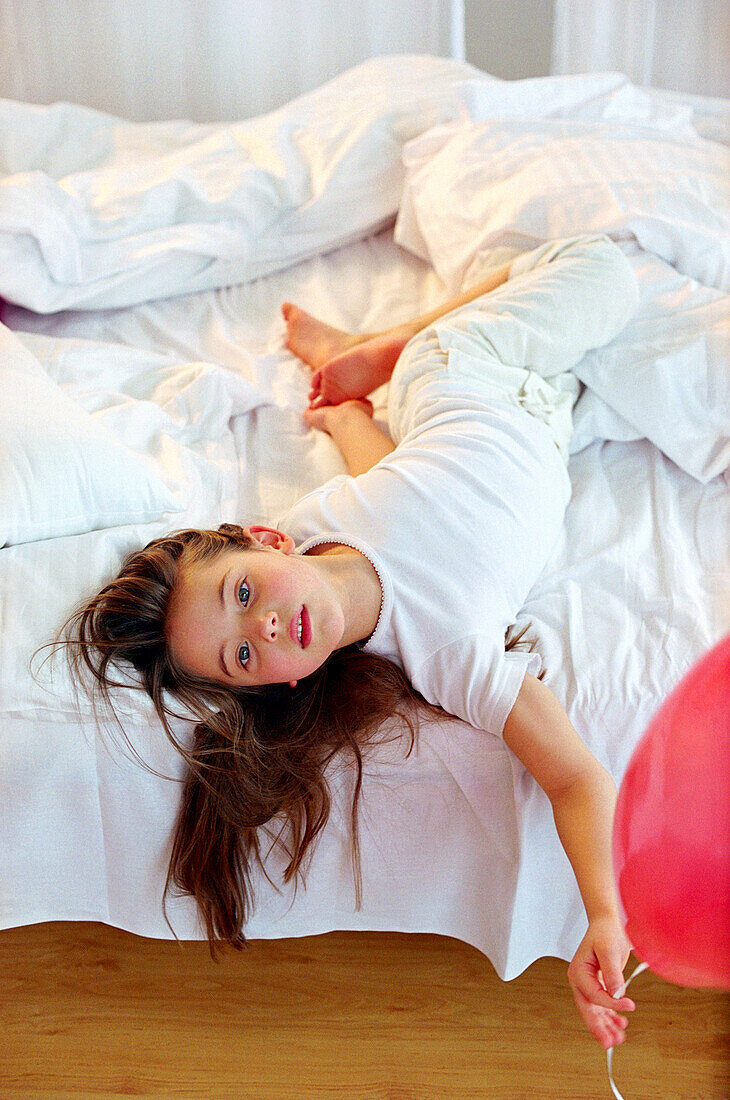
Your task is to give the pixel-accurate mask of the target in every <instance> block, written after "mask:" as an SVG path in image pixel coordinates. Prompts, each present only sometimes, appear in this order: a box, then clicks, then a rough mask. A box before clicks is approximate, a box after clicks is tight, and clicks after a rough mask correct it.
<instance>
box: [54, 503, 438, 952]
mask: <svg viewBox="0 0 730 1100" xmlns="http://www.w3.org/2000/svg"><path fill="white" fill-rule="evenodd" d="M255 548H256V544H255V543H253V541H252V540H250V539H248V538H247V536H246V535H245V534H244V532H243V530H242V529H241V528H240V527H238V526H236V525H234V524H223V526H222V527H220V528H219V529H218V530H217V531H198V530H184V531H178V532H175V533H173V534H171V535H168V536H165V537H163V538H158V539H155V540H153V541H152V542H150V543H149V544H148V545H147V546H146V547H144V548H143V549H142V550H139V551H136V552H134V553H132V554H131V555H129V556H128V557H127V558H126V559H125V561H124V562H123V564H122V568H121V570H120V572H119V574H118V576H117V577H116V579H115V580H113V581H112V582H111V583H109V584H107V585H106V586H105V587H104V588H103V589H102V591H101V592H100V593H99V594H98V595H97V596H95V597H94V598H93V599H91V600H90V601H88V602H85V603H84V604H83V605H82V606H81V607H80V608H78V609H77V610H76V611H75V612H74V614H73V615H72V616H71V617H70V618H69V619H68V621H67V622H66V624H65V626H64V627H63V628H62V633H61V638H60V642H61V644H65V645H67V646H68V653H69V658H70V663H71V667H72V671H74V672H75V674H76V675H77V677H78V678H79V679H80V680H83V679H87V678H86V677H85V676H84V673H85V671H88V672H90V673H91V676H92V680H91V684H92V687H93V688H94V689H95V690H98V691H99V692H100V694H101V696H102V698H103V699H104V701H105V702H106V703H107V704H108V705H109V706H110V707H111V709H112V710H113V698H112V694H111V689H113V688H115V687H120V686H128V685H127V684H124V682H123V681H119V680H114V679H113V678H112V675H111V669H113V667H114V665H116V664H117V662H120V661H122V662H124V661H127V662H130V663H131V664H132V666H133V667H134V668H135V669H136V670H137V672H138V673H139V677H140V681H141V687H142V688H143V689H144V691H146V693H147V694H148V695H149V697H150V698H151V699H152V702H153V704H154V707H155V710H156V712H157V714H158V716H159V718H160V721H161V722H162V726H163V728H164V730H165V733H166V734H167V736H168V738H169V739H170V741H171V742H172V743H173V745H174V746H175V748H176V749H177V750H178V751H179V752H180V753H182V755H183V757H184V758H185V761H186V762H187V765H188V772H187V776H186V778H185V781H184V785H183V792H182V799H181V803H180V809H179V813H178V817H177V822H176V825H175V832H174V836H173V843H172V852H171V856H170V864H169V869H168V873H167V879H166V881H165V890H164V894H163V913H164V915H165V919H166V920H167V923H168V926H169V927H170V930H171V931H172V933H173V935H175V932H174V929H173V928H172V925H171V924H170V922H169V920H168V918H167V911H166V907H165V898H166V896H167V893H168V890H170V889H171V887H172V886H173V885H174V886H175V887H177V888H178V890H179V891H180V893H181V894H183V895H184V894H191V895H193V896H194V897H195V899H196V901H197V904H198V908H199V911H200V914H201V917H202V919H203V922H204V924H205V930H206V934H207V938H208V942H209V945H210V951H211V955H212V956H213V958H216V950H217V948H218V947H219V946H221V945H225V944H228V945H230V946H231V947H234V948H236V949H240V948H242V947H243V946H244V944H245V943H246V939H245V936H244V933H243V927H244V925H245V923H246V921H247V919H248V917H249V915H250V913H251V910H252V907H253V903H254V895H253V889H252V869H253V867H254V864H255V863H258V865H259V866H260V868H261V869H262V870H263V871H264V874H266V869H265V867H264V861H263V859H262V857H261V846H260V842H261V839H262V838H261V835H260V833H261V832H264V831H265V832H266V833H267V835H268V836H269V837H273V840H274V842H275V843H279V844H280V845H281V846H282V848H283V850H284V851H285V853H286V855H287V856H288V857H289V862H288V865H287V866H286V869H285V872H284V882H285V883H288V882H290V881H291V879H292V878H295V876H297V875H299V876H301V877H303V869H302V863H303V860H304V858H305V855H306V853H307V851H308V849H309V848H310V846H311V845H312V843H313V842H314V841H315V839H316V838H317V836H318V835H319V833H320V832H321V830H322V829H323V828H324V826H325V824H326V822H327V820H328V817H329V813H330V806H331V797H330V791H329V787H328V784H327V781H326V778H325V770H326V768H327V766H328V765H329V763H330V762H331V761H332V759H333V757H335V755H336V754H337V753H338V752H340V751H341V750H349V751H350V752H351V753H352V755H353V756H354V759H355V763H356V778H355V785H354V794H353V801H352V811H351V821H352V865H353V872H354V878H355V896H356V905H357V907H358V908H359V907H360V906H361V901H362V875H361V865H360V845H359V833H358V816H357V811H358V801H359V798H360V792H361V787H362V776H363V757H362V749H363V748H364V747H365V746H366V745H369V744H373V743H375V742H376V740H377V743H383V741H384V740H386V739H387V740H393V739H394V738H395V737H400V736H402V735H403V723H405V728H406V729H407V730H408V732H409V734H410V743H409V746H408V751H407V753H406V757H407V756H409V755H410V753H411V751H412V749H413V746H414V743H415V738H416V735H417V730H418V716H419V713H424V714H426V713H428V714H430V715H432V716H438V717H440V718H441V719H445V718H446V717H447V716H446V715H445V713H444V711H442V710H441V709H440V708H439V707H435V706H433V705H431V704H430V703H427V702H426V700H425V699H423V697H422V696H421V695H419V694H418V692H416V691H415V690H414V688H413V687H412V686H411V684H410V682H409V680H408V678H407V677H406V675H405V674H404V673H403V671H402V670H401V669H400V668H399V667H398V666H397V665H395V664H393V663H392V662H391V661H388V660H386V659H385V658H382V657H378V656H376V655H374V654H368V653H364V652H363V651H362V650H361V649H360V648H359V647H358V646H349V647H346V648H344V649H341V650H337V651H335V653H333V654H332V656H331V657H330V658H329V659H328V660H327V661H326V662H325V663H324V664H323V665H322V666H321V667H320V668H319V669H317V671H316V672H314V673H313V674H312V675H311V676H308V677H306V678H304V679H302V680H300V681H299V682H298V684H297V686H296V687H295V688H291V687H289V686H288V685H284V684H275V685H270V686H268V687H265V688H229V687H223V686H221V685H219V684H215V683H213V682H211V681H208V680H203V679H200V678H198V677H193V676H190V675H188V674H187V673H185V671H184V670H183V669H181V668H180V667H178V666H176V664H175V662H174V661H173V659H172V656H171V654H170V652H169V649H168V647H167V646H166V643H165V619H166V615H167V611H168V607H169V604H170V598H171V594H172V592H173V589H174V588H175V585H176V583H177V580H178V577H179V575H180V570H181V569H182V568H187V567H189V566H191V565H194V564H196V563H197V562H201V561H205V560H208V559H210V558H212V557H215V556H217V555H218V554H221V553H225V552H226V551H231V550H235V549H245V550H251V549H255ZM110 666H111V668H110ZM166 693H169V694H170V695H171V696H173V697H174V699H175V700H177V701H178V702H179V703H182V704H183V707H184V708H185V709H186V710H187V711H188V712H189V714H190V715H192V716H193V718H194V719H195V720H196V723H197V724H196V725H195V728H194V731H193V745H192V748H190V747H187V746H185V745H183V744H181V743H180V742H179V741H178V739H177V738H176V737H175V734H174V733H173V730H172V729H171V727H170V723H169V717H175V716H177V717H179V715H178V714H177V712H176V711H173V709H172V708H171V706H170V704H169V702H168V699H167V698H166ZM389 720H390V721H389ZM394 720H395V721H394ZM396 723H397V724H396ZM120 725H121V723H120ZM388 734H390V736H388ZM376 735H378V736H377V737H376ZM125 736H126V735H125ZM127 740H128V739H127ZM275 821H278V823H279V830H278V835H273V834H272V832H271V825H272V823H273V822H275ZM267 877H268V875H267ZM269 881H271V880H269ZM295 885H296V882H295ZM175 938H176V939H177V936H176V937H175Z"/></svg>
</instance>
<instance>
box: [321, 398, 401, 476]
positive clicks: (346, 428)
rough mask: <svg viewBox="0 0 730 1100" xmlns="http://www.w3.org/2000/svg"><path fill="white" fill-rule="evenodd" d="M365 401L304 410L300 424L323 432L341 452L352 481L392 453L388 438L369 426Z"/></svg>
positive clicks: (369, 414)
mask: <svg viewBox="0 0 730 1100" xmlns="http://www.w3.org/2000/svg"><path fill="white" fill-rule="evenodd" d="M372 416H373V406H372V404H371V403H370V402H369V401H345V402H343V403H342V404H341V405H323V406H320V407H319V408H317V409H306V410H305V412H304V423H305V424H306V425H307V426H308V427H310V428H319V429H320V431H323V432H326V433H327V434H328V435H329V436H331V438H332V439H333V440H334V442H335V443H336V444H337V446H338V447H339V449H340V451H341V452H342V457H343V458H344V460H345V462H346V464H347V469H348V472H349V473H350V474H351V475H352V477H357V475H358V474H364V473H367V471H368V470H370V469H372V467H373V466H374V465H375V464H376V463H377V462H379V461H380V459H381V458H385V456H386V455H389V454H390V453H391V451H394V450H395V444H394V443H393V440H392V439H391V438H390V436H389V435H386V433H385V432H383V431H381V430H380V428H379V427H378V426H377V424H374V423H373V419H372Z"/></svg>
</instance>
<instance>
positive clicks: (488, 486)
mask: <svg viewBox="0 0 730 1100" xmlns="http://www.w3.org/2000/svg"><path fill="white" fill-rule="evenodd" d="M474 404H475V403H474ZM437 419H438V418H437ZM569 496H570V482H569V479H568V476H567V472H566V469H565V464H564V463H563V461H562V459H561V458H560V454H559V452H558V449H557V447H556V446H555V444H554V443H553V441H552V439H551V438H550V435H549V433H548V431H547V430H546V429H545V427H544V426H543V425H542V424H539V423H538V422H536V421H535V420H534V418H532V417H530V416H529V415H528V414H527V413H525V412H524V411H522V410H521V409H518V408H514V407H510V406H509V405H507V404H506V403H505V404H502V405H496V404H495V405H493V406H492V407H491V408H490V407H488V406H486V405H485V406H484V407H482V408H481V409H478V410H477V409H475V408H474V407H471V408H468V409H465V410H464V412H463V413H462V415H461V416H459V417H457V416H456V415H453V416H451V417H448V418H447V419H446V421H445V422H442V423H437V424H436V425H433V424H431V425H430V426H426V427H424V428H422V429H421V430H419V431H417V432H415V433H413V434H412V436H407V437H406V438H405V439H404V440H403V441H402V442H401V443H400V445H399V446H398V448H397V449H396V450H395V451H393V453H392V454H390V455H388V456H387V457H386V458H385V459H383V460H381V461H380V462H379V463H378V464H377V465H376V466H374V467H373V469H371V470H369V471H368V472H367V473H365V474H361V475H360V476H359V477H357V478H353V477H349V476H347V475H344V474H343V475H340V476H339V477H335V478H333V479H332V480H330V481H329V482H327V483H326V484H325V485H323V486H322V487H321V488H319V489H315V490H314V491H313V492H311V493H309V494H308V495H307V496H305V497H303V498H302V499H301V500H300V501H299V502H298V503H297V504H296V505H295V506H294V507H293V508H292V509H291V510H290V511H289V512H288V514H287V515H285V516H284V517H283V518H282V519H281V522H280V525H279V526H280V527H281V530H283V531H284V532H286V533H287V534H289V535H291V536H292V538H293V539H294V541H295V542H296V543H297V547H298V551H299V552H300V553H306V551H307V550H310V549H311V548H312V547H313V546H316V545H318V544H320V543H324V542H333V543H344V544H345V545H349V546H353V547H354V548H355V549H357V550H359V551H360V552H361V553H363V554H365V555H366V557H368V558H369V560H370V561H371V562H372V564H373V565H374V567H375V569H376V570H377V573H378V575H379V577H380V582H381V587H382V590H383V598H382V605H381V610H380V618H379V619H378V624H377V627H376V629H375V632H374V634H373V635H372V636H371V637H370V639H369V640H368V642H367V644H366V645H365V647H364V648H365V650H366V651H367V652H373V653H378V654H380V655H381V656H384V657H388V658H390V660H392V661H395V662H396V663H397V664H399V665H400V666H401V667H402V668H403V669H404V671H405V673H406V675H407V676H408V677H409V679H410V681H411V683H412V684H413V686H414V687H415V688H417V690H418V691H420V692H421V694H422V695H423V696H424V697H425V698H426V699H428V700H429V702H432V703H436V704H438V705H440V706H441V707H443V708H444V710H446V711H448V712H449V713H451V714H455V715H457V716H458V717H460V718H463V719H465V720H466V721H467V722H470V723H471V724H472V725H473V726H476V727H478V728H481V729H484V730H488V731H489V732H491V733H494V734H496V735H498V736H501V735H502V731H503V728H504V723H505V720H506V718H507V716H508V715H509V713H510V711H511V710H512V707H513V706H514V703H515V700H516V698H517V695H518V693H519V690H520V687H521V686H522V681H523V679H524V676H525V673H526V672H527V671H530V672H532V673H533V675H536V674H537V672H539V670H540V667H541V662H540V658H539V657H538V656H537V655H536V654H531V653H525V652H517V651H511V652H510V653H505V650H504V640H505V632H506V630H507V628H508V627H509V626H510V625H511V624H512V623H513V622H514V621H515V618H516V616H517V612H518V611H519V610H520V608H521V607H522V605H523V603H524V601H525V597H526V596H527V593H528V592H529V590H530V588H531V587H532V585H533V584H534V582H535V581H536V580H537V577H538V576H539V574H540V573H541V571H542V569H543V568H544V565H545V562H546V560H547V557H548V555H549V553H550V551H551V550H552V548H553V546H554V544H555V541H556V538H557V536H558V533H559V531H560V528H561V525H562V520H563V514H564V511H565V506H566V504H567V501H568V499H569ZM300 544H301V545H300Z"/></svg>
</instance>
